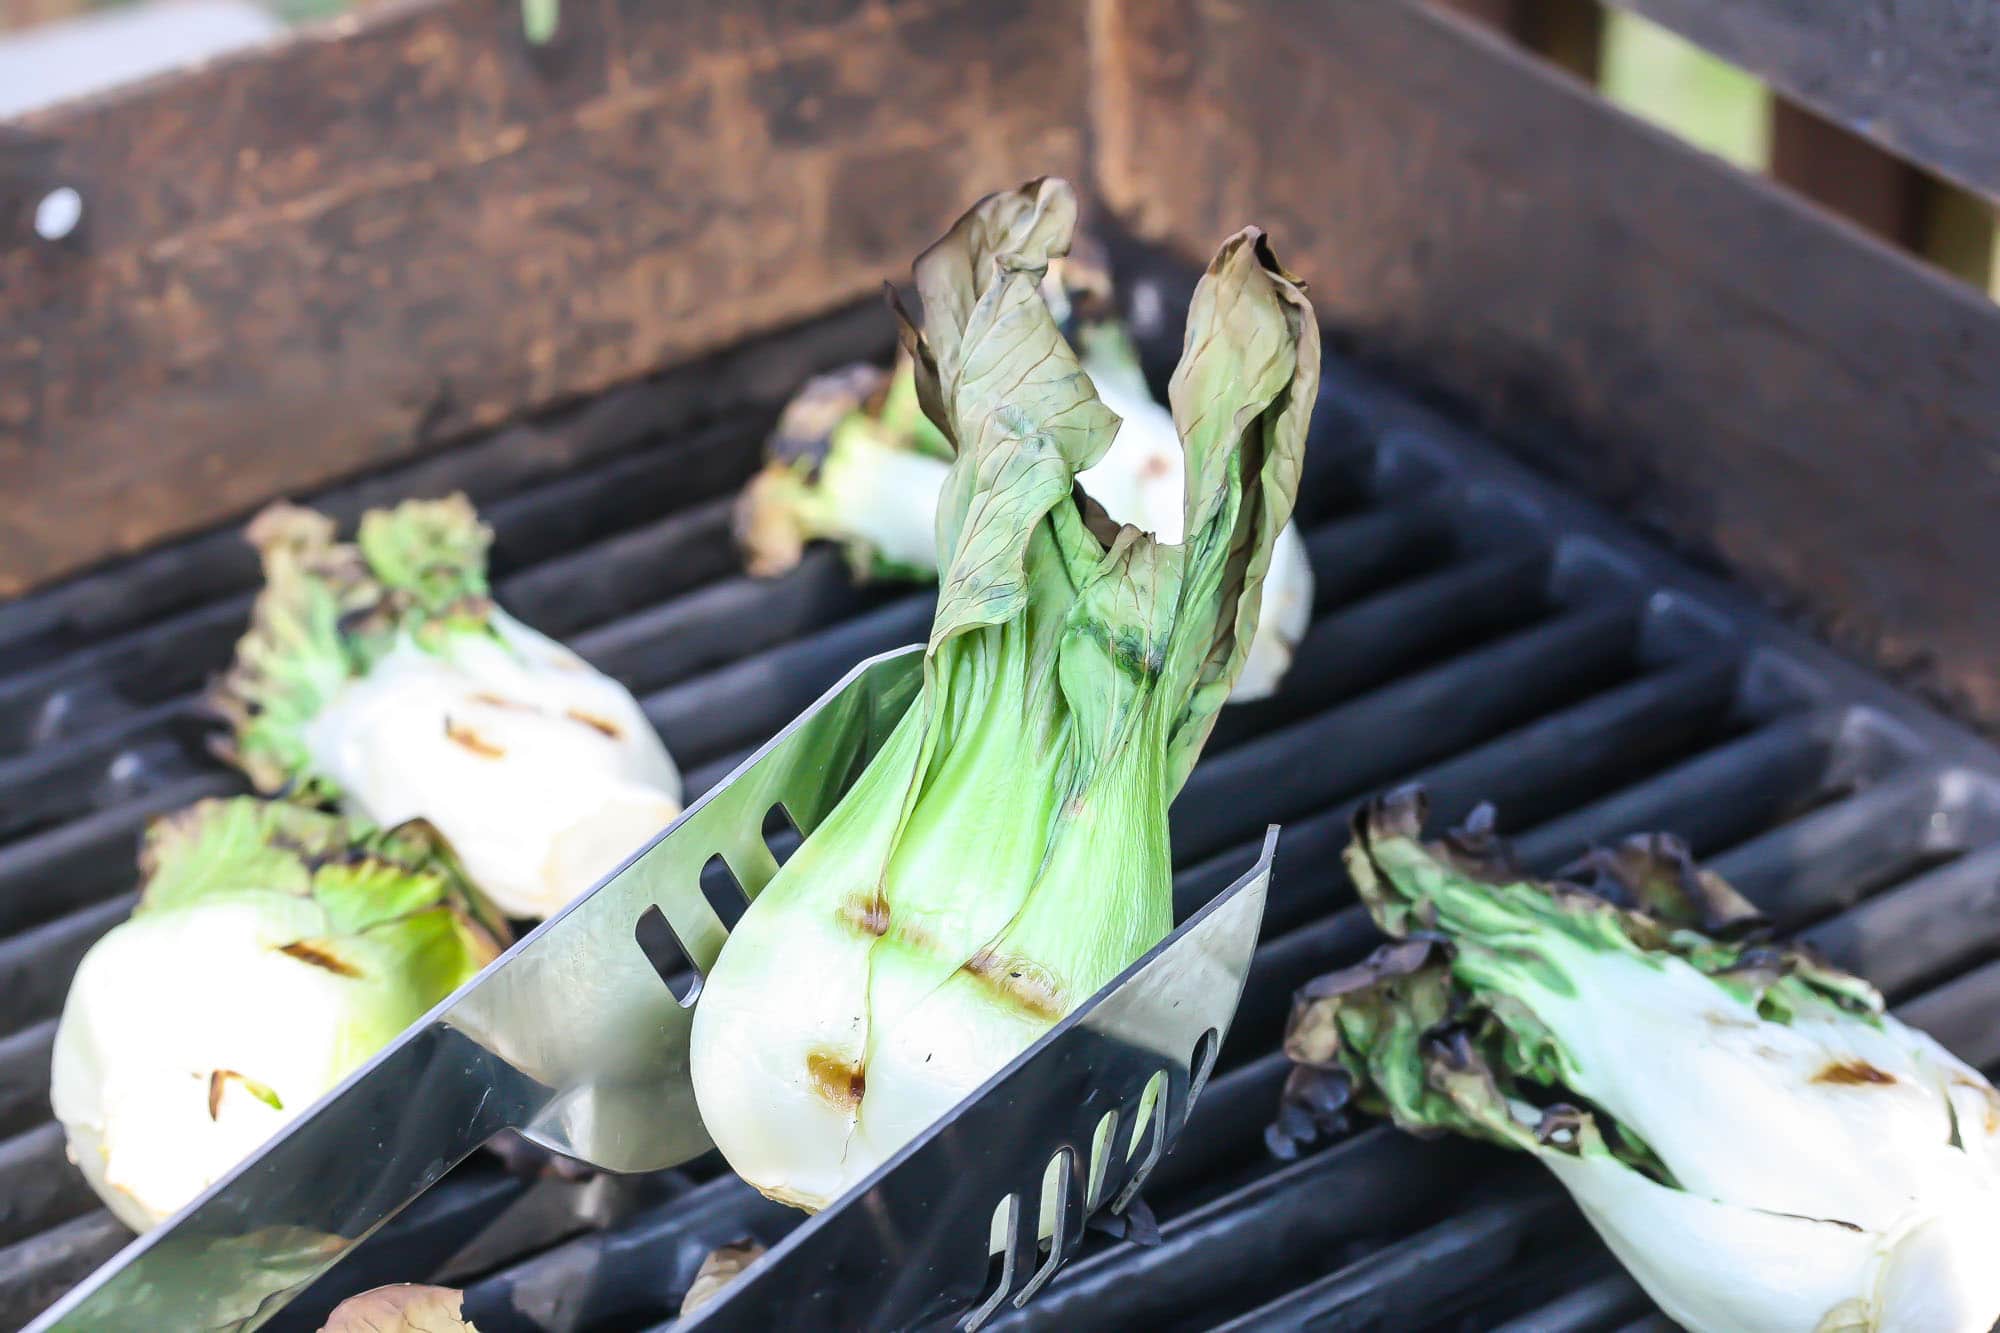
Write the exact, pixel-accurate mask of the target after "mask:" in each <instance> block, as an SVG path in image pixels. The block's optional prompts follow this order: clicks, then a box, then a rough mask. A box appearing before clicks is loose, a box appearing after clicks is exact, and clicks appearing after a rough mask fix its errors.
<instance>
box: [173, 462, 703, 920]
mask: <svg viewBox="0 0 2000 1333" xmlns="http://www.w3.org/2000/svg"><path fill="white" fill-rule="evenodd" d="M249 538H250V541H251V542H252V544H254V545H255V546H256V547H257V549H258V552H259V553H260V554H261V556H262V557H263V562H264V589H263V591H262V592H261V593H260V594H259V595H258V598H257V604H256V609H255V610H254V611H253V613H252V617H251V625H250V632H249V633H248V634H246V635H245V636H244V637H243V640H242V642H241V643H239V644H238V645H237V649H236V661H235V664H234V665H233V666H232V667H231V669H230V670H229V672H228V673H227V674H226V675H225V676H224V677H223V678H222V679H221V680H220V681H219V682H218V683H217V685H216V687H215V688H214V690H213V691H212V692H211V693H210V697H209V702H210V704H211V706H212V707H213V708H214V709H215V710H216V711H217V712H218V713H220V714H221V715H222V716H223V717H224V718H225V719H227V720H228V721H229V722H230V723H231V724H232V727H233V730H232V733H231V735H230V736H229V737H228V738H227V739H226V740H225V741H224V742H223V743H222V744H221V745H220V746H219V747H218V748H219V749H220V751H221V753H222V755H223V757H224V758H226V759H228V760H230V761H231V762H233V763H234V764H236V766H237V767H239V768H241V769H242V770H243V771H244V772H245V773H246V774H248V775H249V777H250V780H251V782H253V783H254V784H255V785H256V786H257V788H258V790H260V791H262V792H264V793H266V794H283V795H286V796H290V797H292V798H294V799H298V800H304V801H334V802H338V803H339V804H340V805H342V806H343V807H344V808H346V809H347V810H348V811H350V812H351V813H354V814H358V815H363V816H365V817H367V818H368V819H371V820H373V821H374V822H375V823H377V824H380V825H383V826H385V827H393V826H395V825H399V824H403V823H406V822H408V821H410V820H413V819H422V820H425V821H427V822H428V823H430V824H431V825H432V826H433V827H434V828H436V829H437V830H438V832H439V833H441V834H443V835H444V837H445V839H446V840H447V841H448V842H450V843H451V845H452V849H453V851H454V852H456V853H457V855H458V858H459V860H460V862H461V863H462V864H463V865H464V866H465V870H466V873H467V874H468V875H469V876H471V878H472V880H473V882H474V883H475V884H477V885H478V886H479V887H480V888H481V889H482V890H483V891H484V892H485V893H486V894H487V895H488V896H489V897H491V898H492V900H493V902H494V903H495V904H496V905H497V906H498V907H499V908H500V909H501V910H502V911H504V912H506V913H507V914H508V915H509V916H514V917H544V916H548V915H550V914H551V913H553V912H555V911H557V910H558V909H560V908H561V907H563V906H564V905H566V904H567V903H568V902H569V901H570V899H572V898H574V897H575V896H576V895H577V894H579V893H581V892H582V891H583V890H585V889H587V888H589V887H590V886H591V885H592V884H594V883H596V881H597V880H598V879H599V878H600V877H602V876H603V875H604V874H606V873H607V872H609V871H610V870H612V869H614V868H615V867H616V866H617V865H618V864H619V862H621V861H623V860H624V859H625V858H626V857H627V856H629V855H630V854H631V853H633V852H635V851H637V850H638V849H639V848H640V847H642V846H644V845H645V843H646V841H647V840H648V839H649V838H651V837H652V836H653V835H654V834H656V833H658V832H659V831H660V830H661V829H662V828H665V827H666V826H667V824H668V823H670V822H671V821H672V820H673V818H674V816H675V815H677V814H679V813H680V802H681V778H680V772H679V770H677V769H676V768H675V767H674V762H673V760H672V758H671V757H669V755H668V754H667V750H666V747H665V746H664V745H662V744H661V743H660V738H659V736H658V735H657V734H656V733H655V732H654V731H653V727H652V724H651V723H650V722H648V721H647V719H646V715H645V714H644V713H643V712H642V711H640V708H639V705H638V702H637V701H636V700H634V699H633V697H632V695H631V694H630V692H628V691H627V690H626V689H625V687H624V686H622V685H620V684H619V683H618V682H617V681H614V680H612V679H611V678H610V677H608V676H605V675H603V674H602V673H600V672H598V671H596V670H594V669H593V668H591V667H590V666H589V665H588V664H587V663H585V662H584V661H583V659H582V658H580V657H578V656H577V655H576V654H575V653H572V652H571V651H569V649H567V648H565V647H563V646H562V645H561V644H559V643H557V642H555V641H554V640H553V639H550V638H548V637H547V636H545V635H542V634H538V633H536V632H535V631H534V630H532V629H529V628H528V627H527V626H526V625H523V624H522V623H521V622H520V621H518V620H515V619H514V618H513V617H512V616H509V615H508V614H507V613H506V612H504V611H502V610H501V609H500V608H499V607H497V606H495V605H494V604H493V599H492V597H491V595H490V594H489V592H488V590H487V582H486V551H487V547H488V546H489V545H490V543H491V541H492V533H491V532H490V531H488V529H487V528H486V525H485V524H483V523H481V522H480V521H479V517H478V515H477V514H475V513H474V512H473V509H472V505H471V503H470V502H469V501H467V500H466V498H465V497H464V496H462V495H454V496H451V497H449V498H447V499H443V500H408V501H405V502H403V503H402V504H399V505H397V506H395V507H394V508H393V509H374V510H370V511H369V512H368V513H367V514H365V515H363V516H362V519H361V526H360V531H359V533H358V535H357V536H356V539H355V540H354V541H353V542H351V543H350V542H339V541H335V540H334V527H333V521H332V520H331V519H328V518H326V517H325V516H324V515H321V514H317V513H315V512H313V511H312V510H310V509H301V508H299V507H297V506H294V505H282V504H281V505H274V506H272V507H271V508H269V509H267V510H265V511H264V512H263V513H262V514H260V515H258V517H257V518H256V520H255V521H254V522H252V523H251V525H250V529H249Z"/></svg>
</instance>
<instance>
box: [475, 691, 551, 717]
mask: <svg viewBox="0 0 2000 1333" xmlns="http://www.w3.org/2000/svg"><path fill="white" fill-rule="evenodd" d="M467 697H468V698H470V699H471V700H472V702H474V703H476V704H485V705H486V706H487V707H488V708H504V709H506V710H507V711H509V712H512V713H538V712H540V711H541V710H540V709H539V708H536V707H535V706H534V705H533V704H524V703H522V702H521V701H520V700H519V699H509V698H508V697H507V696H506V695H504V694H495V693H493V691H491V690H481V691H479V692H478V693H477V694H472V695H468V696H467Z"/></svg>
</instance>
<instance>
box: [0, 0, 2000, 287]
mask: <svg viewBox="0 0 2000 1333" xmlns="http://www.w3.org/2000/svg"><path fill="white" fill-rule="evenodd" d="M388 2H389V0H0V119H4V118H6V117H8V116H12V115H18V114H20V113H21V112H23V111H26V110H29V109H32V108H33V107H35V106H38V105H46V104H48V103H51V102H54V101H57V100H61V99H65V98H68V97H73V96H77V95H81V94H84V93H87V92H90V91H93V90H96V89H99V88H103V87H108V86H112V85H115V84H117V83H120V82H123V81H126V80H129V79H132V78H137V77H143V76H145V75H147V74H151V73H155V72H158V71H161V70H166V69H172V68H175V67H177V66H179V65H183V64H185V63H187V62H188V61H190V60H196V59H202V58H205V57H209V56H213V55H218V54H221V53H224V52H227V51H229V50H232V49H237V48H240V47H245V46H250V45H254V44H256V43H259V42H263V41H269V40H271V39H273V38H274V37H276V36H278V35H279V34H281V33H283V32H284V31H285V30H286V29H287V28H290V27H295V26H298V25H301V24H309V23H315V22H324V21H327V20H333V19H338V18H339V17H341V16H342V15H344V14H348V13H351V12H356V11H361V10H366V9H370V8H379V7H380V6H381V5H383V4H384V3H388ZM1434 3H1437V4H1439V5H1440V6H1441V7H1444V8H1449V9H1454V10H1457V11H1459V12H1461V13H1464V14H1467V15H1470V16H1471V17H1473V18H1476V19H1479V20H1480V21H1482V22H1484V23H1487V24H1489V25H1491V26H1492V28H1493V29H1494V30H1495V31H1496V32H1498V33H1500V34H1502V35H1504V36H1506V37H1507V38H1509V39H1510V40H1512V41H1514V42H1517V43H1519V44H1520V45H1521V46H1522V47H1523V48H1525V49H1527V50H1529V51H1531V52H1533V53H1535V54H1536V55H1538V56H1540V57H1542V58H1544V59H1546V60H1549V61H1551V62H1553V63H1555V64H1557V65H1560V66H1562V67H1564V68H1565V69H1567V70H1569V71H1570V72H1571V73H1572V74H1574V75H1576V76H1577V77H1579V78H1581V79H1583V80H1585V81H1587V82H1589V83H1591V84H1593V85H1594V86H1596V87H1597V88H1598V90H1599V91H1601V92H1602V93H1603V94H1604V95H1605V96H1606V97H1608V98H1609V99H1610V100H1611V101H1613V102H1615V103H1617V104H1619V105H1620V106H1623V107H1624V108H1625V109H1626V110H1628V111H1631V112H1633V113H1634V114H1636V115H1638V116H1640V117H1642V118H1644V119H1646V120H1648V121H1651V122H1652V123H1654V124H1655V125H1658V126H1660V127H1661V128H1663V129H1666V130H1668V131H1670V132H1671V133H1673V134H1675V135H1677V136H1679V137H1680V138H1682V139H1684V140H1686V141H1688V142H1690V143H1692V144H1694V145H1695V146H1697V147H1699V148H1702V149H1704V150H1705V151H1707V152H1710V153H1714V154H1716V155H1717V156H1719V157H1722V158H1724V159H1726V160H1727V161H1729V162H1731V163H1733V164H1735V165H1736V166H1738V167H1740V168H1742V169H1744V170H1746V171H1752V172H1757V173H1760V174H1764V175H1768V176H1770V177H1772V178H1774V179H1776V180H1778V181H1780V182H1782V183H1783V184H1785V185H1787V186H1788V187H1790V188H1792V189H1794V190H1796V191H1798V192H1799V193H1801V194H1803V195H1805V196H1807V197H1808V198H1810V199H1812V200H1813V201H1814V202H1816V203H1818V204H1820V205H1822V206H1823V207H1825V208H1827V209H1829V210H1831V211H1833V212H1836V213H1838V214H1840V215H1842V216H1843V217H1845V218H1847V219H1848V220H1850V221H1852V222H1853V223H1855V224H1856V225H1857V226H1860V227H1862V228H1864V229H1866V230H1867V231H1869V232H1871V233H1873V234H1874V235H1876V236H1878V237H1880V238H1881V239H1883V240H1885V241H1888V242H1889V243H1891V244H1893V245H1895V246H1897V247H1899V248H1901V249H1904V250H1907V251H1909V252H1911V253H1913V254H1916V255H1918V256H1920V257H1921V258H1923V259H1924V260H1926V261H1927V262H1929V263H1931V264H1934V265H1936V266H1937V267H1938V268H1940V269H1942V270H1944V271H1945V272H1947V273H1949V274H1951V275H1952V276H1954V277H1956V278H1958V279H1960V280H1962V281H1964V282H1966V283H1969V284H1971V285H1973V286H1976V287H1978V288H1979V289H1980V290H1982V291H1985V292H1987V293H1988V294H1990V295H1995V296H2000V232H1996V228H1995V225H1994V222H1995V214H1994V209H1993V206H1992V205H1991V204H1990V203H1988V202H1986V201H1985V200H1983V199H1981V198H1980V197H1979V196H1978V195H1976V194H1973V193H1971V192H1969V191H1967V190H1964V189H1962V188H1960V187H1959V186H1957V185H1954V184H1953V183H1951V182H1949V181H1946V180H1944V179H1942V178H1941V177H1938V176H1936V175H1933V174H1932V173H1930V172H1927V171H1925V170H1923V169H1922V168H1920V167H1917V166H1915V165H1913V164H1911V163H1909V162H1906V161H1904V160H1902V159H1901V158H1898V157H1896V156H1894V155H1892V154H1890V153H1888V152H1885V151H1884V150H1882V149H1881V148H1878V147H1876V146H1875V145H1873V144H1871V143H1869V142H1868V141H1866V140H1864V139H1862V138H1860V137H1858V136H1856V135H1854V134H1851V133H1849V132H1848V131H1847V130H1844V129H1842V128H1841V127H1839V126H1837V125H1835V124H1833V123H1831V122H1829V121H1827V120H1824V119H1822V118H1821V117H1819V116H1817V115H1814V114H1813V113H1812V112H1810V111H1808V110H1806V109H1804V108H1803V107H1801V106H1799V105H1798V104H1797V103H1795V102H1792V101H1790V100H1788V99H1786V98H1784V97H1782V96H1778V95H1775V94H1774V93H1773V92H1772V90H1771V89H1770V88H1769V87H1768V86H1766V85H1765V84H1764V83H1763V82H1762V81H1761V80H1759V79H1757V78H1756V77H1755V76H1753V75H1751V74H1749V73H1747V72H1745V71H1743V70H1741V69H1739V68H1737V67H1735V66H1733V65H1731V64H1730V63H1729V62H1727V61H1725V60H1723V59H1720V58H1718V57H1716V56H1714V55H1711V54H1709V53H1708V52H1706V51H1704V50H1702V49H1701V48H1700V47H1698V46H1695V45H1694V44H1692V43H1690V42H1688V41H1686V40H1685V39H1683V38H1681V37H1679V36H1677V35H1675V34H1674V33H1672V32H1669V31H1668V30H1666V29H1665V28H1662V27H1660V26H1659V25H1657V24H1655V23H1653V22H1650V21H1649V20H1647V19H1645V18H1642V17H1639V16H1638V15H1636V14H1632V13H1629V12H1625V11H1622V10H1618V9H1615V8H1611V7H1609V6H1607V5H1604V4H1600V3H1598V2H1597V0H1434Z"/></svg>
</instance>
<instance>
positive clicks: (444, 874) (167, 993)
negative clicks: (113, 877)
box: [50, 797, 507, 1258]
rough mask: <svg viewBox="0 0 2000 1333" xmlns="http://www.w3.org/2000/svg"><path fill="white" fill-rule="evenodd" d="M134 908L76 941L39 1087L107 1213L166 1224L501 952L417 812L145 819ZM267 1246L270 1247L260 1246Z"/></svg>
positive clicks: (501, 928)
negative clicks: (375, 824)
mask: <svg viewBox="0 0 2000 1333" xmlns="http://www.w3.org/2000/svg"><path fill="white" fill-rule="evenodd" d="M140 870H141V873H142V876H143V883H142V886H141V889H140V894H139V904H138V906H137V908H136V909H134V911H133V914H132V917H131V919H130V920H128V921H126V922H124V923H123V924H121V925H118V926H116V927H114V928H113V929H112V930H111V932H110V933H109V934H107V935H106V936H105V937H104V938H103V939H101V940H99V941H98V942H97V943H96V944H94V945H92V946H91V949H90V951H89V952H88V953H87V954H85V955H84V958H83V962H82V964H81V965H80V966H79V967H78V969H77V973H76V978H75V980H74V981H73V982H72V983H71V985H70V990H69V995H68V997H67V999H66V1000H65V1001H64V1004H63V1013H62V1020H61V1022H60V1023H58V1024H57V1027H56V1037H55V1052H54V1059H53V1064H52V1070H51V1080H50V1101H51V1102H52V1103H53V1104H54V1108H55V1113H56V1118H57V1119H58V1120H60V1121H61V1122H62V1126H63V1131H64V1133H65V1135H66V1136H67V1138H68V1143H69V1154H70V1158H71V1160H73V1161H74V1162H76V1164H77V1165H78V1167H80V1168H81V1169H82V1171H83V1174H84V1177H85V1178H86V1179H87V1180H88V1181H89V1182H90V1185H91V1188H93V1189H94V1190H96V1191H97V1194H98V1196H99V1197H100V1198H102V1199H103V1200H104V1202H105V1203H106V1205H108V1206H109V1207H110V1209H111V1211H112V1212H114V1213H115V1214H117V1216H118V1217H119V1219H120V1220H121V1221H123V1222H125V1223H126V1224H127V1225H129V1226H132V1227H134V1228H136V1229H140V1230H143V1229H145V1228H147V1227H150V1226H152V1225H154V1224H155V1223H157V1222H160V1221H162V1220H163V1219H165V1218H166V1217H167V1216H169V1215H170V1214H172V1213H174V1212H175V1211H177V1210H178V1209H179V1208H180V1207H181V1206H182V1205H183V1204H186V1203H187V1202H188V1201H189V1200H191V1199H193V1198H194V1197H195V1196H196V1195H197V1194H199V1193H201V1191H202V1190H204V1189H206V1188H207V1187H208V1186H209V1185H211V1184H213V1183H215V1181H217V1180H218V1179H220V1178H221V1177H222V1176H223V1175H225V1174H227V1172H228V1171H229V1170H230V1169H231V1168H232V1167H234V1166H235V1165H236V1163H237V1162H239V1161H241V1160H242V1159H243V1158H244V1157H246V1156H248V1155H249V1154H250V1153H251V1152H252V1151H254V1150H255V1149H256V1148H257V1146H258V1145H260V1144H261V1143H263V1142H264V1140H266V1139H267V1138H269V1137H270V1136H271V1135H272V1134H274V1133H276V1132H277V1131H278V1130H279V1129H280V1128H281V1127H283V1126H284V1125H285V1124H287V1123H288V1122H289V1121H291V1120H292V1118H293V1117H295V1116H297V1115H298V1114H299V1113H300V1112H301V1111H303V1110H305V1109H306V1107H308V1106H310V1105H312V1103H313V1102H314V1101H315V1100H316V1099H318V1098H319V1097H320V1095H321V1094H323V1093H325V1092H326V1091H328V1090H329V1089H330V1088H332V1087H333V1086H334V1085H335V1084H336V1083H338V1082H339V1081H340V1080H341V1079H342V1078H344V1077H345V1076H346V1075H347V1074H349V1073H350V1072H352V1071H353V1070H354V1069H355V1068H356V1067H358V1066H359V1065H360V1064H361V1063H362V1062H364V1061H365V1060H366V1059H367V1058H368V1057H369V1056H371V1055H373V1054H374V1053H375V1052H376V1051H377V1050H379V1049H380V1048H381V1047H382V1046H384V1045H386V1044H387V1043H388V1042H389V1041H390V1040H392V1039H393V1038H394V1037H396V1036H397V1035H398V1034H399V1033H401V1032H402V1030H403V1029H404V1028H405V1027H407V1026H409V1024H411V1023H412V1022H414V1021H416V1020H417V1019H418V1018H420V1017H422V1016H423V1015H424V1013H426V1012H427V1011H428V1010H429V1009H430V1008H431V1007H432V1006H433V1005H435V1004H436V1003H437V1002H438V1001H440V1000H442V999H443V998H444V997H445V996H447V995H449V994H450V993H451V992H452V991H454V990H456V989H457V988H458V987H459V986H460V985H462V984H463V983H464V982H466V981H467V980H469V979H470V978H471V977H472V975H473V974H474V973H476V972H477V971H478V970H479V969H480V968H481V967H483V966H485V965H486V964H487V963H488V962H491V961H492V960H493V959H494V958H495V957H496V956H498V954H499V952H500V949H501V948H502V946H503V945H504V944H505V943H506V938H507V936H506V925H505V923H504V922H502V921H501V920H500V919H499V918H498V916H497V915H496V914H495V913H494V912H493V911H492V909H491V908H490V907H487V906H486V905H485V904H483V903H482V902H481V901H480V899H479V898H478V896H477V894H476V893H475V892H474V891H473V890H472V889H471V888H470V886H469V885H467V883H466V882H465V880H464V879H463V878H462V877H461V875H460V874H459V871H458V868H457V866H456V865H455V864H454V863H453V861H452V860H451V858H450V856H449V855H448V854H447V853H446V852H445V850H444V849H443V847H442V845H441V844H440V843H439V842H438V840H437V839H436V838H435V837H434V836H433V835H432V834H431V833H430V832H429V831H428V830H426V829H424V828H423V827H421V826H413V827H410V828H406V829H400V830H397V831H395V832H386V833H385V832H381V831H379V830H373V829H370V828H368V827H366V826H364V825H360V824H357V823H356V822H354V821H351V820H347V819H343V818H340V817H338V816H335V815H329V814H324V813H322V812H320V811H317V810H310V809H306V808H305V807H302V806H296V805H290V804H286V803H282V802H267V801H259V800H254V799H251V798H248V797H239V798H236V799H232V800H218V801H203V802H201V803H199V804H197V805H194V806H191V807H189V808H188V809H186V810H183V811H180V812H179V813H177V814H174V815H170V816H167V817H164V818H162V819H159V820H156V821H155V822H154V823H153V825H152V827H151V828H149V829H148V830H147V833H146V841H145V846H144V848H143V850H142V852H141V856H140ZM266 1257H267V1258H268V1255H267V1256H266Z"/></svg>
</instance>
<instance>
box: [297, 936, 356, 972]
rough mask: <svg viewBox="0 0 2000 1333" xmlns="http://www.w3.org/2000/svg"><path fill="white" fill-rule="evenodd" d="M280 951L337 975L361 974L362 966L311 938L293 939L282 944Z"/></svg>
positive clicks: (308, 964)
mask: <svg viewBox="0 0 2000 1333" xmlns="http://www.w3.org/2000/svg"><path fill="white" fill-rule="evenodd" d="M278 952H279V953H281V954H283V955H285V957H287V958H296V959H298V960H299V961H300V962H301V963H305V964H306V965H307V966H309V967H322V968H325V969H326V970H327V971H329V972H331V973H333V974H334V975H335V976H341V977H358V976H360V975H361V969H360V968H358V967H356V966H355V965H354V964H352V963H350V962H348V961H347V960H346V959H344V958H342V957H340V956H339V955H338V954H335V953H333V952H331V951H329V950H327V949H323V948H321V947H320V946H319V945H317V944H314V943H312V942H311V941H309V940H293V941H292V942H291V943H290V944H284V945H280V946H279V947H278Z"/></svg>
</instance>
